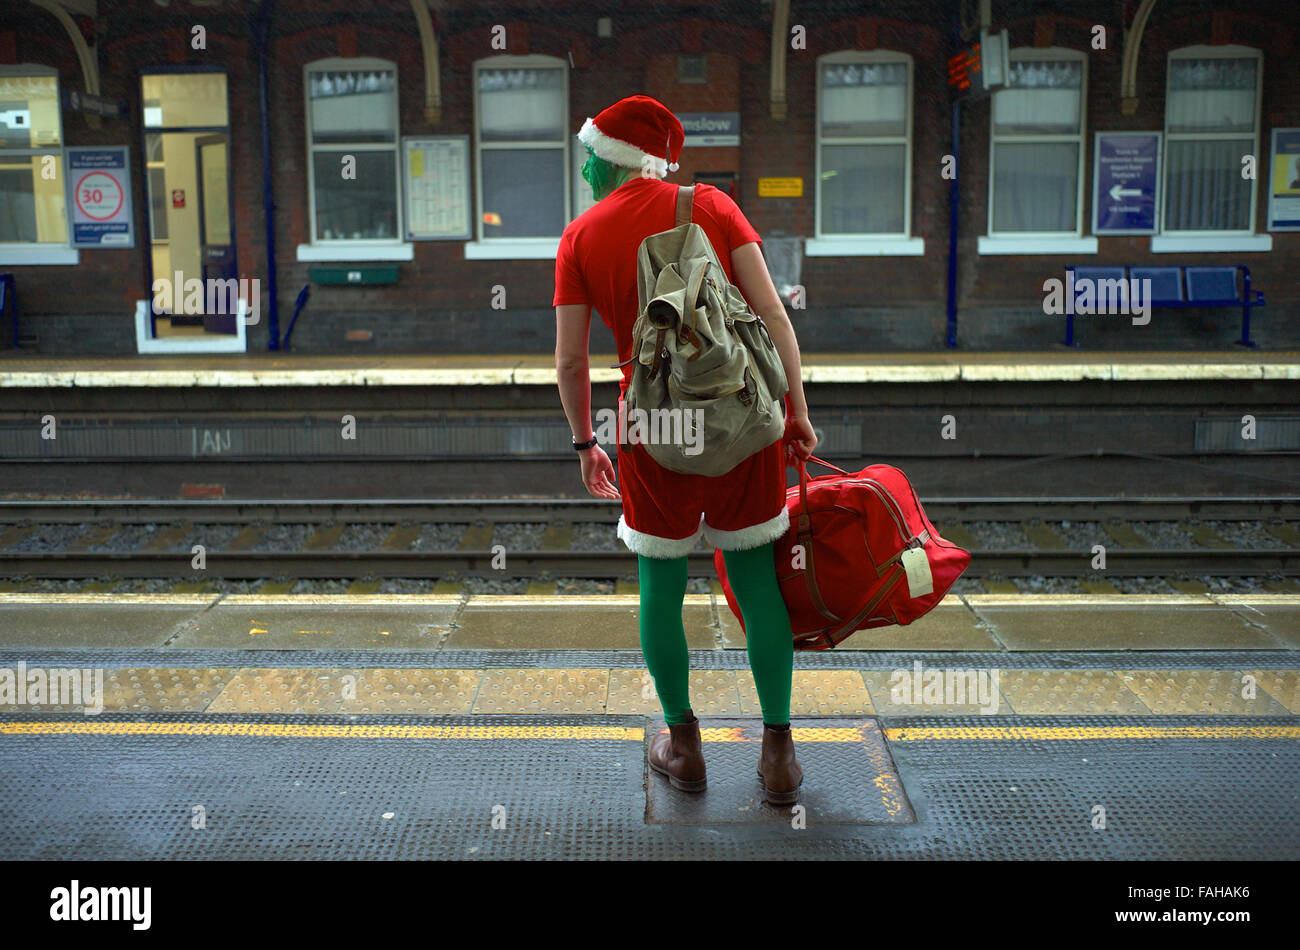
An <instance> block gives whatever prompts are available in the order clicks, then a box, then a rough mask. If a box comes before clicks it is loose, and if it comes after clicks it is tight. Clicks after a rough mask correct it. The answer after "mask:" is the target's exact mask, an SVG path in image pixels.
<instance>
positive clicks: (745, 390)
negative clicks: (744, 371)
mask: <svg viewBox="0 0 1300 950" xmlns="http://www.w3.org/2000/svg"><path fill="white" fill-rule="evenodd" d="M736 398H737V399H739V400H740V402H741V404H742V405H745V406H748V405H749V404H750V403H752V402H753V401H754V393H753V392H752V391H751V390H750V388H749V384H748V383H746V384H745V385H744V386H743V387H741V390H740V392H738V393H736Z"/></svg>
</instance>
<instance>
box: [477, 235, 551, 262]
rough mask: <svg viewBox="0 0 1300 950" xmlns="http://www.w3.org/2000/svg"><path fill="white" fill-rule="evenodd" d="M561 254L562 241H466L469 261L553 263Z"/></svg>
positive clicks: (547, 239)
mask: <svg viewBox="0 0 1300 950" xmlns="http://www.w3.org/2000/svg"><path fill="white" fill-rule="evenodd" d="M559 253H560V239H559V238H558V237H554V238H521V239H519V240H516V241H511V240H506V239H498V240H495V241H466V242H465V260H467V261H514V260H520V261H524V260H533V261H553V260H555V256H556V255H557V254H559Z"/></svg>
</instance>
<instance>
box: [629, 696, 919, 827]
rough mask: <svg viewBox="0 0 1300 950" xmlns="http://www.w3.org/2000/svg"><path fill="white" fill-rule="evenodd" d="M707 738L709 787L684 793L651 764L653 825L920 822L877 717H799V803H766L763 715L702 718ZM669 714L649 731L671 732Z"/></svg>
mask: <svg viewBox="0 0 1300 950" xmlns="http://www.w3.org/2000/svg"><path fill="white" fill-rule="evenodd" d="M700 725H701V729H700V737H701V740H702V743H703V748H704V759H705V763H706V765H707V768H708V780H709V787H708V788H707V789H705V790H704V791H703V792H682V791H679V790H677V789H675V788H673V787H672V786H671V785H670V784H669V783H668V779H667V777H666V776H664V775H661V774H659V773H658V772H655V771H654V770H652V769H651V768H650V763H649V761H648V760H647V761H646V766H645V769H646V783H647V784H646V813H645V814H646V822H647V823H648V824H677V825H711V824H721V823H730V822H743V823H750V824H770V825H786V826H788V825H789V824H790V823H791V822H792V821H793V820H795V819H796V818H800V819H801V820H803V821H806V822H807V825H808V826H809V827H812V826H813V825H825V824H838V825H908V824H914V823H915V822H916V816H915V814H913V812H912V806H911V804H910V803H909V802H908V800H907V795H906V794H904V792H903V783H902V781H901V780H900V779H899V777H898V772H897V771H896V770H895V769H894V761H893V759H892V758H891V757H890V755H889V749H888V748H887V747H886V746H885V738H884V736H883V735H882V734H881V732H880V726H879V724H878V723H877V722H876V720H874V719H861V718H859V719H793V720H791V725H790V728H791V729H793V730H794V744H795V752H796V754H797V755H798V757H799V764H800V765H802V766H803V772H804V778H803V786H802V787H801V788H800V790H799V802H798V804H799V805H801V806H803V809H804V811H803V813H802V815H799V814H798V813H796V812H795V811H794V807H795V806H790V805H783V806H776V805H769V804H767V803H766V802H765V801H763V789H762V786H761V785H760V784H759V781H758V774H757V769H758V757H759V753H760V751H761V750H762V746H763V723H762V722H761V721H760V720H756V719H713V718H710V719H708V720H701V723H700ZM667 728H668V726H667V724H666V723H665V722H664V720H663V719H654V720H651V722H650V724H649V725H648V726H647V728H646V749H647V754H648V750H649V748H650V738H651V737H652V736H654V735H656V734H657V733H659V732H663V731H665V730H667Z"/></svg>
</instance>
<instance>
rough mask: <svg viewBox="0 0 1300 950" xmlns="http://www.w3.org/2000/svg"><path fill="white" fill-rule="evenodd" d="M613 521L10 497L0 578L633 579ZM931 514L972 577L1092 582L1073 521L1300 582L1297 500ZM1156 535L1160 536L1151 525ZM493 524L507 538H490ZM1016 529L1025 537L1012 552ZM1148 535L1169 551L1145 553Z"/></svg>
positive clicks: (336, 506)
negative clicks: (1239, 534)
mask: <svg viewBox="0 0 1300 950" xmlns="http://www.w3.org/2000/svg"><path fill="white" fill-rule="evenodd" d="M618 511H619V508H618V506H617V504H614V503H609V502H599V501H587V500H573V501H569V500H555V499H536V500H533V499H501V500H491V499H487V500H481V499H474V500H460V499H438V500H393V499H377V500H371V501H353V500H347V501H343V500H339V501H303V502H285V501H268V502H254V501H221V500H216V501H212V500H205V501H165V500H164V501H158V500H145V501H140V500H120V501H119V500H102V499H96V500H90V501H87V500H38V501H5V502H0V576H10V577H12V576H25V577H32V578H69V579H72V578H90V577H102V576H122V577H126V576H130V577H140V578H171V577H187V576H192V575H194V574H197V573H202V574H204V575H206V576H208V577H221V578H266V577H294V578H337V577H405V578H438V577H446V576H449V575H485V576H494V575H495V576H501V575H502V573H503V571H505V572H508V573H509V574H510V575H511V576H516V577H545V576H571V577H582V578H594V579H599V578H617V577H623V576H626V575H629V574H635V572H636V559H635V556H634V555H632V554H631V553H630V552H628V551H627V550H626V549H624V548H623V546H622V544H621V543H619V542H616V541H615V542H614V543H613V544H611V543H610V542H611V541H612V539H613V528H612V523H613V521H614V520H616V518H617V514H618ZM926 511H927V513H928V514H930V516H931V519H932V520H933V521H935V522H936V525H937V526H938V527H939V530H940V531H941V533H943V534H944V536H945V537H948V538H949V539H950V540H952V541H954V542H955V543H957V544H960V545H962V546H963V547H966V548H967V549H969V550H971V551H972V553H973V555H974V557H973V560H972V563H971V567H970V569H969V570H968V572H967V574H968V576H971V577H985V576H990V575H994V576H1004V577H1017V576H1035V575H1044V576H1053V577H1081V576H1085V575H1088V574H1090V573H1093V572H1094V567H1093V563H1092V562H1093V557H1094V551H1093V550H1092V546H1091V544H1088V543H1086V538H1085V543H1080V541H1079V538H1080V537H1081V534H1080V532H1079V531H1078V530H1077V529H1078V527H1079V526H1080V523H1083V524H1086V525H1092V526H1094V527H1092V528H1089V529H1087V530H1085V531H1084V532H1083V533H1082V534H1083V535H1087V534H1088V532H1089V531H1091V532H1092V535H1093V536H1095V537H1096V538H1097V539H1099V543H1103V544H1104V546H1105V549H1106V551H1105V556H1106V566H1105V573H1107V574H1111V575H1116V576H1172V575H1175V574H1187V573H1194V574H1201V575H1218V576H1256V575H1284V576H1297V575H1300V499H1295V498H1272V499H1258V498H1192V497H1188V498H1176V497H1168V498H1128V499H1115V498H950V499H934V500H931V501H928V502H927V503H926ZM1229 522H1232V523H1244V524H1246V525H1248V526H1251V531H1249V532H1248V534H1249V536H1250V543H1242V542H1241V540H1240V539H1237V540H1234V539H1233V538H1232V537H1231V536H1230V535H1231V534H1232V532H1227V535H1229V536H1225V533H1221V532H1223V528H1222V526H1221V525H1222V524H1223V523H1229ZM1216 523H1219V524H1220V527H1219V529H1218V530H1216V528H1215V524H1216ZM1153 524H1159V525H1162V526H1163V527H1162V530H1161V531H1153V530H1149V526H1151V525H1153ZM602 525H604V526H607V527H601V526H602ZM987 525H995V526H999V530H998V532H996V533H997V534H998V536H999V540H1000V541H1003V542H1005V537H1011V538H1012V539H1013V540H1012V542H1011V543H997V544H986V543H983V542H982V541H981V540H980V537H978V536H977V535H980V534H985V535H987V534H988V532H987V531H981V530H980V528H981V526H987ZM968 526H969V527H968ZM1007 526H1010V527H1007ZM1017 526H1018V527H1017ZM1071 526H1074V527H1075V528H1076V530H1075V531H1074V532H1073V533H1072V532H1070V531H1068V530H1066V529H1067V528H1070V527H1071ZM1144 526H1145V527H1144ZM1170 526H1172V527H1170ZM503 528H504V529H509V530H507V534H508V535H509V537H508V538H504V539H503V537H501V536H499V534H498V532H499V531H500V530H502V529H503ZM518 528H529V529H530V530H528V531H522V532H521V531H519V530H515V529H518ZM1017 531H1019V532H1022V533H1023V538H1024V543H1022V544H1018V545H1017V544H1016V543H1014V538H1015V537H1017V536H1018V535H1017ZM1155 535H1159V536H1161V537H1163V538H1165V539H1169V538H1172V539H1173V541H1174V543H1166V544H1160V543H1153V542H1152V541H1151V538H1152V537H1153V536H1155ZM584 536H589V537H591V538H595V539H597V540H600V541H601V542H602V543H601V544H600V549H598V550H596V549H592V545H588V546H587V547H584V546H583V544H584V541H583V538H584ZM1071 539H1073V540H1071ZM503 540H504V541H508V543H503ZM426 541H427V542H428V543H426ZM196 545H199V546H201V547H202V557H203V559H204V564H203V567H202V570H201V571H199V570H197V569H196V568H195V566H194V557H195V555H196V554H197V553H198V552H196V550H195V546H196ZM503 558H504V562H503ZM690 572H691V574H692V575H694V576H707V575H711V574H712V572H713V567H712V552H705V551H699V552H693V553H692V554H691V555H690Z"/></svg>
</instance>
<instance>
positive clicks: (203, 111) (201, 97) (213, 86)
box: [140, 70, 242, 349]
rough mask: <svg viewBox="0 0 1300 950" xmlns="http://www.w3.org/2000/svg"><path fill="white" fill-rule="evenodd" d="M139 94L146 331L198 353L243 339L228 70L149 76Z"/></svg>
mask: <svg viewBox="0 0 1300 950" xmlns="http://www.w3.org/2000/svg"><path fill="white" fill-rule="evenodd" d="M140 92H141V102H142V103H143V108H144V122H143V127H144V155H145V164H146V175H145V180H146V183H147V187H148V191H149V195H148V197H149V200H148V203H147V209H148V211H147V213H148V217H149V239H150V255H149V266H150V274H149V286H150V288H151V291H150V292H151V299H150V301H149V302H148V304H149V336H151V337H152V338H153V339H158V340H163V339H166V340H175V341H176V342H178V343H179V342H182V341H191V342H193V343H194V344H196V345H195V347H193V348H195V349H202V348H204V347H202V346H201V344H202V342H203V341H205V340H207V341H215V340H217V339H219V340H221V341H223V342H225V341H229V340H230V338H231V337H232V336H242V334H240V332H239V331H240V329H241V327H239V326H238V323H239V315H238V310H239V306H238V305H239V299H238V298H239V292H238V291H239V286H240V284H239V281H238V276H239V268H238V263H237V256H236V248H235V243H234V239H233V233H234V230H233V227H232V219H233V204H232V197H233V196H232V189H231V174H230V126H229V111H228V109H227V101H226V74H225V73H224V72H212V71H204V72H170V71H163V70H159V71H156V72H145V73H142V74H141V76H140ZM160 284H161V286H160ZM187 348H188V347H187ZM220 348H221V349H227V348H228V347H227V346H222V347H220Z"/></svg>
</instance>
